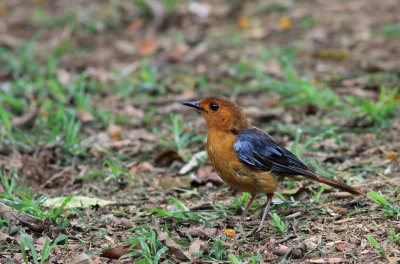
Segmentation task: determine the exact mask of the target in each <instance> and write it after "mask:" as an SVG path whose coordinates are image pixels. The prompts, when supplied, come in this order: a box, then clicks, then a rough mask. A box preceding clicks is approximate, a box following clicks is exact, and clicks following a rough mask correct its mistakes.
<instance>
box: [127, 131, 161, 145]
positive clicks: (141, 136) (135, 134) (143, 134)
mask: <svg viewBox="0 0 400 264" xmlns="http://www.w3.org/2000/svg"><path fill="white" fill-rule="evenodd" d="M126 136H127V137H128V138H130V139H132V140H145V141H148V142H156V141H157V140H158V138H157V136H156V135H154V134H153V133H151V132H149V131H147V130H146V129H144V128H139V129H133V130H130V131H128V132H127V134H126Z"/></svg>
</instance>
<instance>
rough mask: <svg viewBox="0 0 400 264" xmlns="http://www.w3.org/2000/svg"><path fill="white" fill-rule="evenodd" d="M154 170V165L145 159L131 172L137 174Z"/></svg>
mask: <svg viewBox="0 0 400 264" xmlns="http://www.w3.org/2000/svg"><path fill="white" fill-rule="evenodd" d="M153 170H154V167H153V165H151V163H150V162H148V161H144V162H140V163H139V164H138V165H137V166H135V167H133V168H132V169H130V170H129V172H130V173H131V174H136V173H139V172H150V171H153Z"/></svg>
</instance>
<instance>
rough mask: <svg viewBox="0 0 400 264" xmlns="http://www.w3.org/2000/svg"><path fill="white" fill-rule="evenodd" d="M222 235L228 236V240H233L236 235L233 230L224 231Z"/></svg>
mask: <svg viewBox="0 0 400 264" xmlns="http://www.w3.org/2000/svg"><path fill="white" fill-rule="evenodd" d="M224 233H225V235H226V236H228V237H230V238H233V237H234V236H235V234H236V232H235V230H233V229H225V230H224Z"/></svg>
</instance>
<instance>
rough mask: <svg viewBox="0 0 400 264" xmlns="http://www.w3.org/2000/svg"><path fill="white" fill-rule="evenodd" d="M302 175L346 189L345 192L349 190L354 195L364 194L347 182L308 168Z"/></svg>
mask: <svg viewBox="0 0 400 264" xmlns="http://www.w3.org/2000/svg"><path fill="white" fill-rule="evenodd" d="M302 175H303V176H304V177H307V178H309V179H311V180H315V181H319V182H322V183H325V184H328V185H329V186H332V187H334V188H338V189H339V190H342V191H345V192H348V193H351V194H354V195H364V193H362V192H360V191H358V190H356V189H355V188H353V187H351V186H349V185H347V184H344V183H341V182H338V181H335V180H334V179H331V178H328V177H325V176H322V175H319V174H318V173H316V172H314V171H312V170H306V171H304V174H302Z"/></svg>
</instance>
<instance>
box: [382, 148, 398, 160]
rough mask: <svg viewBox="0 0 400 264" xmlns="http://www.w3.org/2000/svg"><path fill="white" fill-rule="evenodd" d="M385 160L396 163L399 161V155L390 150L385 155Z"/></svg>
mask: <svg viewBox="0 0 400 264" xmlns="http://www.w3.org/2000/svg"><path fill="white" fill-rule="evenodd" d="M385 159H387V160H391V161H394V162H396V161H398V160H399V154H397V153H396V152H394V151H393V150H391V151H389V152H388V153H387V154H386V156H385Z"/></svg>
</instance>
